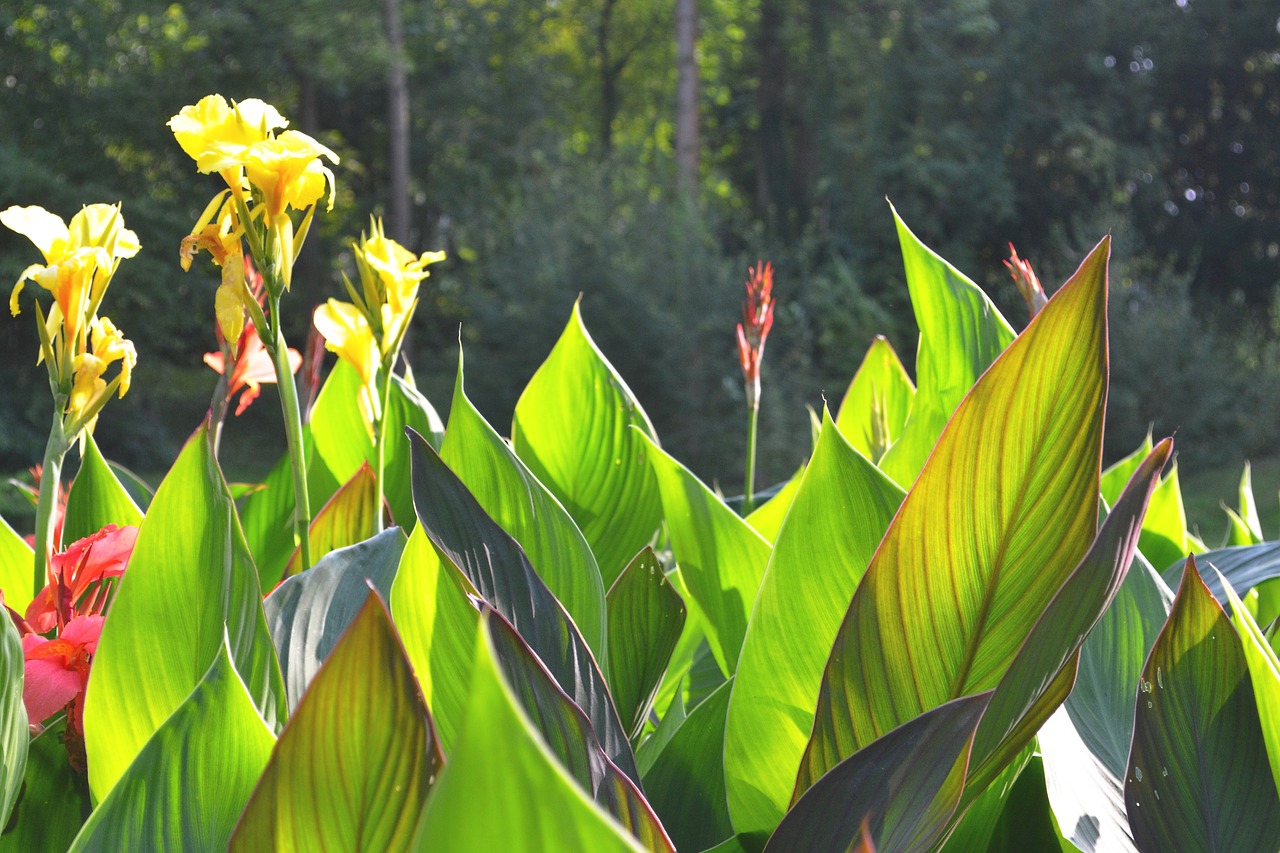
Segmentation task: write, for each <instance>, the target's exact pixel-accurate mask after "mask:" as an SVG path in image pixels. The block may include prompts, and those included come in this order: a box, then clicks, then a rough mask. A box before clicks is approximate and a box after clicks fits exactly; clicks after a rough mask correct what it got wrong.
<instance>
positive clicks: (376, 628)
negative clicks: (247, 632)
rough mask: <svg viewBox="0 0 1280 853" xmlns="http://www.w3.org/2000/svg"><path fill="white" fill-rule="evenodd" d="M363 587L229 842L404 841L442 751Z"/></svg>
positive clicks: (272, 845) (394, 847) (244, 847)
mask: <svg viewBox="0 0 1280 853" xmlns="http://www.w3.org/2000/svg"><path fill="white" fill-rule="evenodd" d="M387 532H388V533H390V532H392V531H387ZM397 532H398V531H397ZM401 538H403V537H401ZM316 568H319V564H317V566H316ZM312 571H315V569H312ZM308 574H309V573H308ZM365 591H366V592H367V593H368V597H367V599H366V601H365V604H364V606H363V607H361V608H360V610H359V612H358V613H356V614H355V616H354V617H353V618H352V619H351V620H350V626H349V627H348V628H347V629H346V631H345V632H344V633H343V634H342V637H341V639H339V640H338V644H337V645H336V646H334V648H333V652H332V654H330V655H329V657H328V659H327V660H326V661H325V662H324V665H323V666H322V667H321V668H320V670H319V672H317V673H316V676H315V679H314V680H313V681H312V683H311V687H310V689H308V690H307V693H306V695H305V696H303V698H302V702H301V703H300V704H299V705H298V708H297V710H296V712H295V713H294V714H293V716H292V717H290V719H289V724H288V725H287V726H285V727H284V731H282V732H281V733H280V739H279V740H278V741H277V742H276V745H275V749H274V750H273V751H272V753H271V759H270V761H269V762H268V763H267V768H266V770H265V771H264V772H263V774H262V778H261V779H260V780H259V782H258V785H257V787H256V788H255V789H254V792H253V796H252V797H251V798H250V799H249V804H248V805H247V806H246V807H245V810H244V814H243V816H242V817H241V818H240V823H239V825H238V826H237V827H236V831H235V835H234V836H232V839H231V850H233V851H245V853H254V851H260V850H377V851H386V853H391V851H400V850H408V849H410V842H411V840H412V838H413V833H414V830H415V828H416V826H417V823H418V817H419V815H420V814H421V813H422V808H423V806H424V804H425V803H426V800H427V794H428V792H429V791H430V789H431V785H432V783H433V782H434V781H435V777H436V773H437V772H438V771H439V769H440V766H441V764H443V761H444V760H443V758H442V757H441V755H440V745H439V743H438V742H437V740H436V735H435V731H434V729H433V728H432V726H431V718H430V717H429V716H428V714H427V708H426V705H425V704H424V703H423V700H422V693H421V692H420V691H419V690H418V684H417V682H416V681H415V680H414V678H413V670H412V669H411V668H410V666H409V661H408V660H407V659H406V657H405V653H404V647H403V646H401V645H400V639H399V638H398V637H397V636H396V633H395V629H394V628H393V627H392V625H391V615H390V614H389V613H388V612H387V609H386V607H385V606H384V605H383V603H382V601H381V600H380V599H379V597H378V594H377V592H376V591H372V590H370V589H369V587H365Z"/></svg>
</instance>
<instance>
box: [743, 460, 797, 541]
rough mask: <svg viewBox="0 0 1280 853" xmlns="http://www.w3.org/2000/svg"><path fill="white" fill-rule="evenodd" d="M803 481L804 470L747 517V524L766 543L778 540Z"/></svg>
mask: <svg viewBox="0 0 1280 853" xmlns="http://www.w3.org/2000/svg"><path fill="white" fill-rule="evenodd" d="M802 479H804V469H803V468H801V469H800V470H799V471H797V472H796V473H795V476H793V477H792V478H791V479H790V480H787V482H786V483H784V484H783V485H782V488H780V489H778V490H777V491H776V492H774V493H773V494H772V495H771V496H770V497H769V498H768V500H766V501H765V502H764V503H762V504H760V506H758V507H756V508H755V509H753V510H752V511H751V513H750V514H749V515H747V524H750V525H751V526H752V527H754V528H755V529H756V533H759V534H760V535H761V536H763V537H764V538H765V541H767V542H773V541H774V540H775V539H777V538H778V531H779V530H781V529H782V522H783V521H784V520H786V517H787V510H789V509H791V501H792V500H794V499H795V496H796V492H797V491H798V490H799V489H800V481H801V480H802Z"/></svg>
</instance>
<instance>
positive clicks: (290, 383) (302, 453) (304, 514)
mask: <svg viewBox="0 0 1280 853" xmlns="http://www.w3.org/2000/svg"><path fill="white" fill-rule="evenodd" d="M268 300H269V302H270V304H271V317H270V320H269V323H270V325H271V328H270V329H268V330H267V335H266V337H264V338H263V341H262V342H263V346H265V347H266V349H267V352H269V353H271V362H272V363H273V364H274V365H275V368H276V387H277V388H279V390H280V411H281V412H282V413H283V415H284V436H285V440H286V441H287V442H288V445H289V462H290V463H291V464H292V466H293V495H294V501H295V505H296V507H297V508H296V510H295V512H294V516H293V532H294V537H295V538H296V539H297V540H298V546H299V550H300V556H301V557H302V571H306V570H307V569H309V568H311V499H310V497H309V496H308V494H307V454H306V448H305V447H304V446H303V443H302V414H301V412H300V410H299V409H298V386H297V384H296V383H295V382H294V380H293V371H292V370H290V369H289V347H288V345H286V344H285V341H284V332H283V331H281V329H280V300H279V299H278V298H277V297H275V296H273V295H270V294H269V295H268Z"/></svg>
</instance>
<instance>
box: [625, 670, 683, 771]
mask: <svg viewBox="0 0 1280 853" xmlns="http://www.w3.org/2000/svg"><path fill="white" fill-rule="evenodd" d="M688 716H689V714H688V710H687V709H686V708H685V704H684V691H683V690H676V691H675V693H674V695H673V696H672V697H671V704H670V705H668V706H667V708H666V711H665V713H663V714H662V718H661V719H660V720H659V721H658V725H657V726H655V727H654V730H653V731H652V732H650V733H649V736H648V737H646V738H645V739H644V742H643V743H641V744H640V746H639V748H638V749H636V767H637V768H639V770H640V776H641V778H643V777H644V775H645V774H646V773H648V772H649V770H650V769H652V767H653V765H654V764H655V763H656V762H657V760H658V756H660V755H661V754H662V751H663V750H664V749H666V748H667V744H668V743H670V742H671V738H672V737H673V736H674V735H675V733H676V732H677V731H679V730H680V727H681V726H682V725H684V721H685V719H687V718H688Z"/></svg>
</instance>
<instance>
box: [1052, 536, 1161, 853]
mask: <svg viewBox="0 0 1280 853" xmlns="http://www.w3.org/2000/svg"><path fill="white" fill-rule="evenodd" d="M1134 559H1135V565H1134V566H1133V567H1132V568H1131V569H1130V570H1129V573H1128V574H1127V575H1126V576H1125V579H1124V583H1122V584H1121V585H1120V591H1119V592H1118V593H1117V594H1116V597H1115V599H1114V600H1113V601H1112V602H1111V606H1110V607H1108V608H1107V612H1106V613H1105V614H1103V617H1102V619H1101V621H1099V622H1098V624H1097V625H1096V626H1095V627H1094V629H1093V631H1092V632H1090V634H1089V637H1088V639H1086V640H1085V642H1084V646H1083V647H1082V648H1081V650H1080V666H1079V670H1078V674H1077V676H1076V684H1075V688H1074V689H1073V690H1072V691H1071V695H1070V696H1068V697H1067V701H1066V703H1065V704H1064V705H1063V706H1062V707H1061V708H1059V709H1058V710H1057V711H1056V712H1054V714H1053V716H1051V717H1050V718H1049V719H1048V721H1046V722H1045V724H1044V725H1043V726H1041V727H1040V731H1039V733H1038V739H1039V743H1040V752H1041V755H1042V757H1043V761H1044V771H1045V778H1046V781H1047V784H1048V793H1049V801H1050V804H1051V806H1052V808H1053V812H1054V815H1055V816H1056V817H1057V820H1058V824H1059V826H1061V827H1062V829H1063V832H1064V833H1066V835H1067V837H1068V838H1069V839H1070V840H1071V841H1072V842H1073V843H1074V844H1075V845H1076V846H1077V847H1079V848H1080V849H1081V850H1083V851H1085V853H1095V852H1096V853H1101V851H1108V850H1121V851H1130V850H1136V848H1135V847H1134V846H1133V838H1132V835H1131V833H1130V829H1129V819H1128V817H1127V816H1126V815H1125V807H1124V774H1125V769H1126V767H1127V765H1128V761H1129V746H1130V743H1131V742H1132V740H1133V697H1134V696H1136V695H1137V693H1138V682H1139V679H1140V678H1141V676H1142V667H1143V664H1144V663H1145V662H1146V659H1147V654H1148V653H1149V652H1150V651H1151V647H1152V646H1153V645H1155V641H1156V636H1157V635H1158V634H1159V633H1160V629H1161V628H1162V627H1163V626H1164V623H1165V620H1166V618H1167V617H1168V615H1169V608H1170V607H1171V606H1172V604H1173V592H1172V591H1171V590H1170V589H1169V588H1168V587H1167V586H1166V585H1165V583H1164V581H1162V580H1161V579H1160V576H1159V575H1158V574H1156V572H1155V570H1153V569H1152V568H1151V565H1150V563H1148V562H1147V561H1146V560H1145V559H1144V558H1143V557H1142V555H1141V554H1140V553H1139V554H1138V555H1137V556H1136V557H1135V558H1134Z"/></svg>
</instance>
